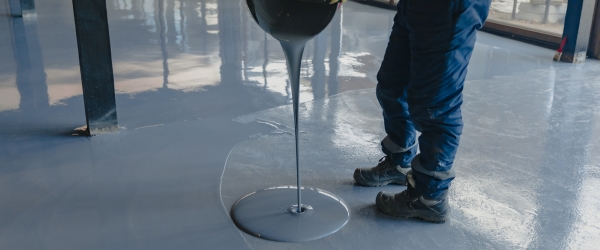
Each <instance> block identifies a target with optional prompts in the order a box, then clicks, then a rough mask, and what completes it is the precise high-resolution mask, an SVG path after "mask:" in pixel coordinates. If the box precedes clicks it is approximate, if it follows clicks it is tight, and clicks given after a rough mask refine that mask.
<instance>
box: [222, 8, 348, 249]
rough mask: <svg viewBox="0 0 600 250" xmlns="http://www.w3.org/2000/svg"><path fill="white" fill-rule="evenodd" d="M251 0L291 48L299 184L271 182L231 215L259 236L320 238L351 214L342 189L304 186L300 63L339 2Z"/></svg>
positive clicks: (257, 14) (264, 23)
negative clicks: (339, 193)
mask: <svg viewBox="0 0 600 250" xmlns="http://www.w3.org/2000/svg"><path fill="white" fill-rule="evenodd" d="M246 2H247V4H248V9H249V10H250V13H251V14H252V17H253V18H254V20H255V21H256V22H257V23H258V25H259V26H260V27H261V28H262V29H263V30H265V31H266V32H268V33H270V34H271V35H272V36H273V37H274V38H275V39H277V40H278V41H279V43H280V44H281V47H282V49H283V52H284V54H285V58H286V62H287V68H288V74H289V78H290V83H291V88H292V99H293V103H292V105H293V110H294V139H295V143H296V183H297V185H296V186H295V187H294V186H286V187H275V188H267V189H264V190H259V191H256V192H254V193H251V194H249V195H246V196H244V197H243V198H241V199H240V200H239V201H238V202H236V204H235V205H234V206H233V207H232V209H231V217H232V218H233V220H234V222H235V224H236V225H237V226H238V227H239V228H240V229H242V230H244V231H245V232H247V233H249V234H252V235H255V236H257V237H261V238H265V239H269V240H274V241H284V242H298V241H307V240H314V239H318V238H321V237H324V236H327V235H329V234H332V233H334V232H336V231H337V230H339V229H340V228H342V227H343V226H344V225H345V224H346V223H347V222H348V219H349V218H350V214H349V210H348V208H347V206H346V205H345V204H344V203H343V202H342V200H341V199H340V198H339V197H337V196H336V195H334V194H332V193H329V192H327V191H323V190H318V189H314V188H307V187H302V186H301V183H300V158H299V145H298V105H299V98H300V66H301V63H302V53H303V51H304V47H305V45H306V42H307V41H308V40H310V39H311V38H313V37H314V36H315V35H317V34H319V33H320V32H321V31H322V30H323V29H324V28H325V27H326V26H327V25H328V24H329V22H330V21H331V19H332V18H333V16H334V15H335V11H336V9H337V8H338V4H337V3H335V4H330V1H329V0H328V1H323V0H247V1H246ZM302 190H304V194H302V193H303V192H302ZM294 192H295V194H296V198H297V199H296V201H295V202H294V201H293V197H294ZM303 197H304V201H305V204H304V203H302V198H303Z"/></svg>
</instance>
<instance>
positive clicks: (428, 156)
mask: <svg viewBox="0 0 600 250" xmlns="http://www.w3.org/2000/svg"><path fill="white" fill-rule="evenodd" d="M489 4H490V3H489V0H487V1H482V0H473V2H471V1H468V0H454V1H452V0H451V1H438V0H402V2H401V4H400V5H401V7H400V8H399V13H401V14H402V15H401V18H403V19H404V21H405V23H406V27H407V29H408V31H409V40H410V49H411V62H410V70H411V78H410V84H409V88H408V106H409V113H410V118H411V120H412V122H413V124H414V126H415V128H416V129H417V130H418V131H420V132H421V133H422V134H421V136H420V137H419V149H420V151H421V153H420V154H419V155H417V156H416V157H415V158H414V159H413V161H412V164H411V165H412V169H413V170H412V173H411V174H409V178H408V179H409V185H408V186H409V188H408V189H407V190H406V191H405V192H403V193H400V194H396V195H394V196H390V195H386V194H383V193H380V194H379V195H378V197H377V204H378V207H379V208H380V209H381V210H383V211H384V212H386V213H388V214H392V215H396V216H400V217H420V218H424V219H427V220H432V221H436V222H443V221H444V220H445V219H446V216H447V215H448V201H447V199H446V198H447V195H448V188H449V187H450V182H451V181H452V180H453V179H454V171H453V169H452V164H453V162H454V156H455V155H456V151H457V149H458V144H459V139H460V135H461V133H462V127H463V123H462V115H461V111H460V106H461V104H462V89H463V83H464V81H465V76H466V74H467V65H468V63H469V59H470V56H471V52H472V51H473V47H474V45H475V31H476V29H478V28H481V26H482V25H483V22H484V20H485V18H486V17H487V13H488V9H489ZM417 198H418V199H417ZM409 203H410V204H409ZM417 207H420V208H423V209H420V210H419V209H413V208H417ZM432 211H433V212H432Z"/></svg>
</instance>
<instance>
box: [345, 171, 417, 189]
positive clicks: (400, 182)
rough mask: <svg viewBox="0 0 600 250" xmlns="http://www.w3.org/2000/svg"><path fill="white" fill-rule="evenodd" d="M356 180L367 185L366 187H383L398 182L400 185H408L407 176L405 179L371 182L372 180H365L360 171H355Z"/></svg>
mask: <svg viewBox="0 0 600 250" xmlns="http://www.w3.org/2000/svg"><path fill="white" fill-rule="evenodd" d="M354 181H355V182H356V184H359V185H361V186H365V187H381V186H385V185H389V184H397V185H400V186H406V178H405V179H404V180H389V181H381V182H370V181H365V180H363V179H362V178H361V176H360V172H358V171H354Z"/></svg>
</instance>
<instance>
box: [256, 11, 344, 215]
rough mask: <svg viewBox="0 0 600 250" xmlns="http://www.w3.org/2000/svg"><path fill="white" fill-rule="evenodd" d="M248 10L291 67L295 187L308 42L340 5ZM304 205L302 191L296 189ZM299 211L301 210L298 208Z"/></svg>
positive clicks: (325, 24) (298, 168)
mask: <svg viewBox="0 0 600 250" xmlns="http://www.w3.org/2000/svg"><path fill="white" fill-rule="evenodd" d="M246 3H247V4H248V9H249V10H250V13H251V14H252V17H253V18H254V20H255V21H256V22H257V23H258V25H259V26H260V27H261V28H262V29H263V30H265V31H266V32H268V33H270V34H271V35H272V36H273V37H274V38H275V39H277V40H278V41H279V42H280V44H281V47H282V48H283V52H284V54H285V59H286V62H287V67H288V74H289V78H290V83H291V87H292V99H293V101H292V102H293V104H292V105H293V108H294V139H295V143H296V184H297V185H296V186H297V187H301V186H302V185H301V183H300V160H299V145H298V103H299V99H300V66H301V63H302V53H303V52H304V46H305V45H306V42H307V41H308V40H310V39H312V38H313V37H314V36H316V35H317V34H319V33H320V32H321V31H323V29H325V27H327V25H328V24H329V22H330V21H331V19H332V18H333V16H334V15H335V11H336V10H337V8H338V4H337V3H334V4H330V1H329V0H327V1H324V0H247V1H246ZM296 195H297V197H298V199H297V200H298V202H297V204H302V195H301V190H300V189H298V190H297V194H296ZM298 209H300V207H298Z"/></svg>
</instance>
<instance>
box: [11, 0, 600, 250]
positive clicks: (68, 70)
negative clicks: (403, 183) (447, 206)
mask: <svg viewBox="0 0 600 250" xmlns="http://www.w3.org/2000/svg"><path fill="white" fill-rule="evenodd" d="M107 5H108V15H109V25H110V32H111V33H110V35H111V43H112V51H113V55H112V56H113V63H114V64H113V66H114V72H115V84H116V86H115V87H116V91H117V107H118V109H119V119H120V120H119V124H120V125H121V126H123V127H122V128H121V129H120V131H121V132H120V133H119V134H115V135H109V136H104V137H95V138H91V139H90V138H85V137H76V136H70V135H71V134H72V130H73V129H74V128H77V127H80V126H81V125H84V124H85V114H84V111H83V98H82V96H81V85H80V76H79V68H78V57H77V46H76V39H75V32H74V21H73V14H72V6H71V1H69V0H47V1H37V2H36V8H35V9H34V10H30V11H27V12H26V13H25V16H24V17H23V18H22V19H12V18H9V17H7V16H0V34H5V35H2V36H0V59H1V60H0V190H1V191H0V201H2V202H0V249H83V248H86V247H87V248H92V249H198V248H200V249H218V248H221V249H244V248H251V247H255V248H266V249H269V248H279V247H281V246H279V245H276V244H275V245H270V243H268V242H267V243H265V242H261V241H258V240H257V239H254V238H248V237H249V236H248V235H244V234H241V233H240V232H239V231H238V230H237V229H236V228H235V226H234V225H233V223H232V222H231V220H230V219H229V217H228V215H227V212H226V209H223V205H222V204H221V202H220V200H221V199H220V198H221V197H220V194H219V184H220V177H221V174H222V173H223V168H224V166H225V163H226V159H227V158H228V156H229V157H230V160H229V161H227V167H228V169H225V171H226V172H225V174H226V175H225V179H224V182H223V184H224V185H225V184H226V183H227V182H225V180H227V179H226V178H234V177H236V176H235V175H230V173H231V172H228V171H230V170H232V169H234V167H231V168H229V167H230V166H235V164H233V163H235V162H236V161H235V160H236V159H238V160H239V159H246V158H247V159H249V160H253V161H254V160H256V162H254V163H253V164H254V165H255V166H261V165H260V163H264V162H268V161H273V162H276V163H278V164H279V163H280V164H279V165H277V166H279V167H282V166H285V164H284V163H285V162H287V161H288V160H291V159H293V151H289V152H287V151H286V148H287V147H291V146H293V144H289V145H288V143H287V142H288V141H289V139H290V138H292V137H290V136H289V134H290V129H289V127H290V124H291V122H292V115H291V108H290V106H289V103H290V101H291V92H290V90H289V85H288V82H287V72H286V68H285V61H284V57H283V53H282V51H281V48H280V46H279V44H278V43H277V42H276V41H275V40H273V39H272V38H270V37H269V36H267V35H265V33H264V32H263V31H262V30H260V28H259V27H258V26H257V25H256V24H255V23H254V22H253V21H252V20H251V19H250V16H249V14H248V13H247V11H246V9H245V4H244V2H242V1H237V0H181V1H174V0H109V1H107ZM5 12H6V10H5V6H4V5H0V13H5ZM393 15H394V12H392V11H388V10H383V9H377V8H374V7H370V6H364V5H360V4H357V3H353V2H346V3H345V4H344V5H343V7H342V9H341V10H340V11H339V14H338V15H336V16H335V17H334V20H333V22H332V23H331V25H330V26H329V27H328V28H327V29H326V30H325V31H324V32H323V33H321V34H320V35H319V36H317V37H316V38H315V39H313V40H312V41H311V42H309V44H308V45H307V47H306V50H305V54H304V61H303V65H302V74H301V101H303V102H304V104H303V105H304V107H305V110H304V112H305V113H304V117H303V118H301V120H300V130H301V134H300V135H301V137H303V138H304V139H303V140H302V142H301V143H303V144H310V143H316V142H320V144H318V145H317V146H315V147H308V146H305V147H304V148H305V150H306V151H304V152H305V153H306V154H311V152H312V153H315V152H316V151H318V153H319V155H318V157H314V158H308V159H306V160H305V163H306V164H309V165H307V167H308V169H307V171H308V172H307V173H306V176H314V177H315V178H314V179H312V180H310V179H307V184H310V185H312V186H315V187H319V188H324V189H326V190H329V191H333V192H334V193H336V194H338V195H340V196H342V197H343V198H344V199H346V201H348V203H349V206H350V208H351V209H357V210H354V211H353V212H355V213H354V215H356V216H354V217H352V218H351V220H350V222H349V224H348V227H346V229H344V230H345V231H340V232H338V233H336V234H334V235H332V236H330V237H326V238H324V239H323V240H322V241H317V242H316V243H314V244H316V245H315V246H317V245H319V246H323V247H327V248H335V247H342V246H344V244H346V243H348V242H354V243H356V244H355V245H353V247H361V246H362V248H369V247H368V246H370V245H371V244H372V243H373V242H372V241H370V240H368V239H374V238H373V237H374V236H373V235H371V234H374V233H375V232H381V234H380V235H386V233H389V232H395V234H394V235H393V236H389V237H388V238H385V239H384V240H383V241H382V242H383V243H381V244H383V245H387V246H390V247H391V248H402V246H403V245H402V244H403V242H407V243H404V244H408V245H410V246H411V247H412V248H430V247H438V246H441V244H443V243H445V244H446V245H452V246H457V247H458V246H460V247H461V248H471V249H480V248H501V249H505V248H509V249H514V248H540V249H566V248H574V249H590V248H594V246H596V245H597V244H598V243H600V238H599V237H598V235H600V229H598V226H597V225H598V224H599V223H600V221H599V220H600V219H599V217H598V214H599V211H598V207H600V197H599V196H598V195H597V192H596V191H595V190H597V189H598V188H599V187H600V181H599V180H600V176H599V173H600V171H599V170H598V169H599V168H600V165H598V162H600V161H599V160H600V148H599V147H598V145H597V143H596V141H600V140H599V138H600V134H599V133H598V131H600V130H599V128H600V127H599V124H600V111H599V110H598V108H597V107H598V105H597V103H596V102H597V100H600V96H599V95H598V90H599V89H600V87H599V86H598V83H599V82H600V79H598V76H599V75H600V72H598V68H600V65H599V64H598V62H597V61H593V60H590V61H588V62H586V63H585V64H584V65H571V64H566V63H554V62H552V60H551V59H552V56H553V54H554V53H553V51H550V50H547V49H543V48H538V47H535V46H531V45H527V44H522V43H519V42H515V41H510V40H507V39H503V38H499V37H496V36H493V35H489V34H485V33H478V42H477V45H476V47H475V51H474V53H473V56H472V60H471V65H470V66H469V74H468V82H467V83H466V85H465V106H464V108H463V113H464V116H465V124H466V127H465V131H464V134H465V136H464V139H463V140H462V142H461V143H462V145H461V149H460V151H459V152H460V155H459V157H458V158H457V159H458V160H457V165H456V166H457V171H459V173H460V174H461V175H460V177H459V178H457V182H456V185H455V186H454V187H453V188H454V191H452V192H454V193H453V196H452V197H453V199H454V200H453V204H454V207H453V209H454V210H455V213H454V215H453V216H454V217H453V219H452V220H451V221H450V223H447V224H445V225H442V226H436V225H428V224H422V223H418V222H417V221H413V220H408V221H393V220H390V218H388V217H385V216H382V215H380V214H379V213H377V212H376V211H375V210H373V209H372V206H371V205H372V204H373V200H374V195H375V194H376V193H377V192H378V191H379V190H380V189H366V188H358V187H354V186H353V185H352V182H351V181H350V179H351V175H350V174H349V173H351V172H352V171H353V169H354V168H355V167H358V166H361V167H362V166H364V165H367V164H372V163H374V162H375V161H376V160H377V159H378V158H379V157H380V156H381V155H380V153H379V151H378V145H377V144H378V141H379V140H380V139H381V137H383V134H382V133H383V129H382V126H381V124H380V123H381V121H380V120H379V119H380V117H379V112H380V111H379V110H378V107H377V103H376V102H375V100H373V99H372V98H374V95H370V94H369V93H370V92H373V89H372V88H373V87H375V84H376V79H375V75H376V73H377V69H378V66H379V64H380V62H381V59H382V56H383V53H384V49H385V46H386V44H387V37H388V34H389V32H390V29H391V25H392V22H391V21H392V17H393ZM367 104H368V105H367ZM266 114H268V115H266ZM234 119H236V120H235V121H234ZM239 121H243V122H244V123H240V122H239ZM265 125H267V126H265ZM269 142H273V143H272V144H269ZM275 142H276V143H275ZM261 143H262V144H261ZM264 143H266V145H265V144H264ZM254 144H256V145H255V146H254V147H247V146H248V145H254ZM235 145H238V146H235ZM278 145H279V146H278ZM232 148H233V149H232ZM270 149H272V150H271V151H268V150H270ZM230 152H231V154H230ZM301 154H302V153H301ZM243 157H246V158H243ZM237 162H238V163H239V162H240V161H237ZM249 163H252V162H249ZM311 163H314V164H311ZM232 164H233V165H232ZM239 166H241V165H238V167H239ZM266 166H269V165H264V166H262V167H266ZM290 170H293V169H290ZM244 171H246V172H247V179H246V180H245V181H246V182H238V183H234V184H227V185H228V186H227V187H224V188H229V190H230V191H236V190H238V191H239V190H241V191H243V193H247V192H249V191H253V190H257V189H259V188H265V187H266V186H269V185H265V186H260V187H257V188H250V186H244V185H243V183H247V184H248V185H249V184H250V183H248V181H249V180H251V179H252V178H255V177H258V176H261V175H263V174H265V173H268V174H270V175H273V176H275V173H273V169H268V168H264V169H262V168H252V167H248V168H245V169H244ZM282 171H283V170H282ZM285 171H287V170H285ZM246 172H244V173H246ZM277 173H279V172H277ZM238 177H239V176H238ZM281 177H282V178H286V175H283V176H281ZM317 177H318V178H317ZM230 180H231V179H230ZM272 180H273V181H275V180H277V178H272ZM266 183H267V182H264V183H255V184H266ZM291 183H293V180H292V181H290V182H287V181H285V182H283V183H279V184H285V185H288V184H291ZM253 185H254V184H253ZM384 189H390V190H396V189H397V187H386V188H384ZM224 191H227V190H225V189H224ZM241 191H240V192H241ZM233 196H235V195H233V193H232V197H228V196H226V195H224V196H223V197H222V198H223V201H224V202H226V201H227V200H228V199H234V200H235V199H238V198H239V197H237V196H236V197H233ZM227 209H228V208H227ZM353 225H354V226H353ZM360 225H365V226H368V227H369V228H370V229H372V230H371V231H369V230H362V229H360V228H359V227H356V226H360ZM423 235H425V236H427V237H429V236H430V237H429V238H428V239H429V241H428V242H429V243H422V242H421V241H419V239H422V238H424V237H423ZM435 235H445V236H446V237H445V238H443V239H439V238H436V237H434V236H435ZM399 236H403V237H406V238H402V239H400V238H399ZM244 237H245V238H244ZM378 237H379V236H378ZM427 237H425V238H427ZM349 239H352V240H349ZM362 239H364V240H365V241H360V242H359V240H362ZM438 239H439V240H438ZM457 241H460V242H457ZM344 242H345V243H344ZM320 244H323V245H320ZM286 246H290V248H294V247H300V246H303V245H298V246H295V245H294V246H291V245H286Z"/></svg>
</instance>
